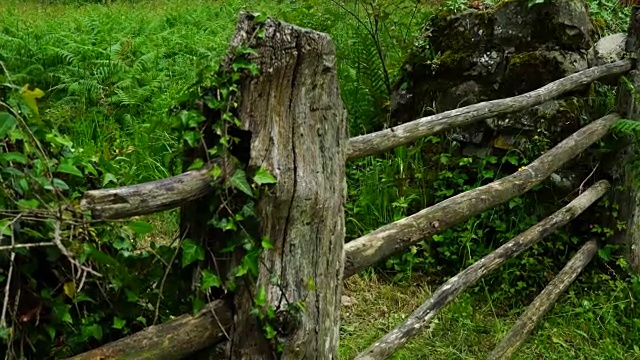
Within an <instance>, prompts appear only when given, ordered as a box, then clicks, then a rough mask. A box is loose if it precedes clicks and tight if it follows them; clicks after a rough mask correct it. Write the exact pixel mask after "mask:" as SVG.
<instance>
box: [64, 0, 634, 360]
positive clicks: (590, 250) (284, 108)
mask: <svg viewBox="0 0 640 360" xmlns="http://www.w3.org/2000/svg"><path fill="white" fill-rule="evenodd" d="M252 29H255V24H254V23H253V18H252V16H250V15H248V14H246V13H242V14H241V15H240V18H239V21H238V25H237V28H236V33H235V35H234V38H233V39H232V41H231V46H230V50H229V52H228V55H227V56H228V57H230V56H231V54H233V53H234V52H233V50H234V48H235V47H237V46H238V45H239V44H241V43H242V42H243V41H245V40H247V39H248V38H249V34H251V31H252ZM639 29H640V8H639V7H634V8H633V14H632V19H631V23H630V25H629V35H628V37H629V39H628V44H627V47H628V48H627V50H628V56H627V58H625V59H624V60H621V61H617V62H614V63H610V64H606V65H602V66H598V67H593V68H590V69H587V70H584V71H581V72H578V73H575V74H573V75H570V76H567V77H565V78H563V79H560V80H557V81H554V82H552V83H550V84H548V85H546V86H544V87H542V88H539V89H537V90H535V91H532V92H529V93H526V94H522V95H519V96H515V97H511V98H507V99H501V100H494V101H489V102H484V103H480V104H475V105H470V106H467V107H464V108H460V109H455V110H451V111H447V112H443V113H440V114H437V115H433V116H428V117H425V118H421V119H417V120H415V121H412V122H409V123H406V124H403V125H399V126H396V127H394V128H391V129H387V130H383V131H379V132H376V133H372V134H366V135H362V136H358V137H355V138H351V139H349V138H348V132H347V118H346V112H345V110H344V106H343V104H342V102H341V100H340V92H339V87H338V84H337V76H336V69H335V52H334V49H333V43H332V41H331V39H330V38H329V37H328V36H326V35H324V34H321V33H317V32H314V31H311V30H307V29H301V28H298V27H295V26H292V25H289V24H286V23H281V22H277V21H274V20H271V19H269V20H267V22H266V25H265V30H266V31H265V34H266V35H265V36H264V37H263V38H260V39H253V38H251V39H250V41H252V43H251V45H252V46H253V47H254V48H257V49H258V52H257V55H255V58H253V60H254V61H256V62H257V63H258V64H259V65H260V68H261V69H264V71H263V72H262V73H261V74H260V75H258V76H248V75H247V76H246V78H245V79H244V80H243V82H242V85H241V87H240V92H241V94H242V97H241V99H242V101H241V105H240V114H239V117H240V119H241V121H242V122H243V126H242V127H243V129H244V130H249V131H251V133H252V140H251V142H252V143H251V161H250V164H251V165H253V166H262V167H264V168H266V169H268V170H269V171H271V173H273V174H275V176H276V178H277V179H278V183H277V184H276V185H275V187H274V191H272V192H270V193H269V194H268V195H265V196H264V198H262V199H260V202H259V205H258V212H259V213H260V214H261V215H264V217H263V219H264V224H262V225H261V231H263V232H264V233H265V235H269V237H270V238H271V239H279V240H278V241H276V244H275V247H276V249H277V251H274V253H275V254H265V255H263V256H264V257H265V259H264V260H265V263H269V264H272V265H273V267H274V268H277V269H282V274H283V279H282V283H281V284H279V285H278V286H274V285H273V284H270V283H269V276H268V273H267V269H261V270H260V276H259V279H260V285H264V286H265V287H266V289H267V294H269V295H268V299H267V301H268V302H269V303H270V304H271V305H273V306H274V308H275V309H276V310H278V306H280V304H279V303H278V300H279V299H280V297H281V296H282V294H283V293H285V294H286V296H287V297H288V298H289V299H292V300H293V301H295V300H300V299H304V300H305V301H306V302H307V307H306V308H307V312H305V313H304V314H303V316H302V319H300V320H299V322H298V323H295V324H293V325H292V330H291V331H290V332H289V333H287V334H279V336H280V338H281V339H282V340H283V341H284V345H285V350H284V351H283V352H282V353H281V354H279V355H276V354H273V353H267V352H265V351H264V349H265V347H264V346H265V341H266V340H264V339H261V337H262V334H261V333H260V332H259V329H258V330H256V329H255V328H256V326H254V325H255V324H254V322H255V319H253V318H251V316H250V315H249V311H250V309H249V308H248V307H247V306H246V305H247V304H246V299H247V297H246V296H247V294H242V291H241V292H240V294H238V295H236V298H235V299H234V300H233V302H232V303H229V302H228V301H222V300H216V301H213V302H211V303H210V304H208V305H207V306H206V307H205V309H203V310H202V311H200V313H198V314H197V315H195V316H192V315H183V316H181V317H179V318H177V319H175V320H173V321H171V322H168V323H166V324H160V325H155V326H151V327H149V328H147V329H146V330H144V331H141V332H139V333H136V334H133V335H131V336H129V337H127V338H124V339H121V340H118V341H115V342H113V343H110V344H107V345H104V346H102V347H100V348H97V349H94V350H91V351H89V352H86V353H84V354H80V355H77V356H74V357H73V358H71V359H75V360H81V359H121V358H136V359H143V358H144V359H167V360H170V359H178V358H187V357H189V356H191V355H193V354H194V353H195V352H196V351H198V350H200V349H204V348H207V347H210V346H213V345H215V344H218V343H221V342H223V341H228V342H229V344H231V345H232V346H229V347H228V349H227V351H229V352H230V353H229V354H228V357H229V358H234V359H235V358H238V359H239V358H243V359H271V358H281V359H294V358H295V359H300V358H304V359H312V358H313V359H335V358H337V345H338V334H339V326H340V305H341V304H340V296H341V292H342V281H343V279H344V278H345V277H348V276H351V275H353V274H355V273H357V272H358V271H360V270H362V269H364V268H366V267H368V266H371V265H374V264H376V263H377V262H378V261H380V260H383V259H385V258H387V257H389V256H391V255H393V254H397V253H398V252H402V251H404V250H406V249H407V248H408V247H409V246H411V245H412V244H415V243H416V242H419V241H421V240H423V239H425V238H427V237H430V236H432V235H434V234H436V233H438V232H441V231H443V230H445V229H447V228H450V227H452V226H454V225H456V224H459V223H460V222H462V221H464V220H466V219H469V218H471V217H472V216H474V215H476V214H479V213H481V212H483V211H485V210H488V209H490V208H492V207H495V206H497V205H499V204H503V203H505V202H507V201H509V200H511V199H513V198H515V197H517V196H519V195H522V194H524V193H525V192H527V191H529V190H531V189H532V188H533V187H534V186H536V185H537V184H540V183H541V182H542V181H543V180H545V179H546V178H548V177H549V176H550V175H551V174H552V173H553V172H555V171H556V170H558V169H559V168H561V167H562V166H563V165H564V164H566V163H567V162H569V161H571V160H572V159H574V158H575V157H576V156H577V155H579V154H581V153H582V152H584V151H585V150H586V149H587V148H588V147H590V146H591V145H593V144H594V143H596V142H597V141H598V140H600V139H602V138H603V137H604V136H605V135H606V134H607V133H608V132H609V130H610V129H611V127H612V125H613V124H614V123H615V122H616V121H617V120H618V119H619V118H620V117H621V116H624V117H627V116H628V115H629V110H628V109H630V108H632V107H634V106H637V105H636V104H635V102H634V101H633V100H632V99H633V96H628V94H626V95H623V96H621V99H627V100H624V101H626V103H624V101H623V102H622V103H621V106H620V109H619V110H620V114H618V113H613V114H610V115H607V116H604V117H602V118H600V119H597V120H595V121H593V122H591V123H590V124H588V125H586V126H585V127H583V128H582V129H580V130H578V131H577V132H575V133H574V134H572V135H571V136H569V137H567V138H566V139H565V140H564V141H562V142H560V143H559V144H557V145H556V146H555V147H553V148H552V149H551V150H549V151H548V152H547V153H545V154H544V155H542V156H540V157H539V158H538V159H536V160H535V161H534V162H532V163H531V164H530V165H528V166H526V167H525V168H523V169H521V170H519V171H517V172H516V173H514V174H512V175H509V176H507V177H504V178H502V179H499V180H497V181H494V182H492V183H490V184H488V185H485V186H482V187H479V188H476V189H473V190H470V191H467V192H464V193H461V194H458V195H456V196H453V197H451V198H449V199H447V200H444V201H442V202H440V203H438V204H435V205H433V206H430V207H428V208H426V209H424V210H422V211H420V212H418V213H416V214H414V215H411V216H408V217H406V218H404V219H401V220H399V221H396V222H393V223H391V224H388V225H385V226H382V227H381V228H379V229H377V230H375V231H373V232H371V233H369V234H367V235H365V236H363V237H360V238H358V239H355V240H353V241H351V242H348V243H346V244H344V240H345V235H344V208H343V206H344V201H345V195H344V194H345V186H346V185H345V183H346V181H345V171H344V164H345V162H346V161H351V160H355V159H357V158H360V157H364V156H369V155H375V154H379V153H381V152H384V151H386V150H389V149H393V148H395V147H398V146H403V145H409V144H410V143H411V142H413V141H415V140H417V139H419V138H421V137H424V136H428V135H432V134H436V133H439V132H442V131H444V130H447V129H452V128H454V127H458V126H463V125H468V124H472V123H475V122H478V121H481V120H483V119H488V118H491V117H494V116H497V115H501V114H506V113H513V112H517V111H521V110H523V109H526V108H528V107H531V106H534V105H538V104H542V103H544V102H546V101H549V100H551V99H553V98H556V97H558V96H560V95H563V94H566V93H568V92H570V91H574V90H576V89H579V88H580V87H582V86H584V85H587V84H590V83H592V82H594V81H596V80H598V79H601V78H603V77H611V76H621V75H623V74H627V73H628V72H629V71H632V72H634V71H636V70H635V69H636V65H635V59H636V58H637V52H638V49H640V45H637V44H638V43H639V41H638V38H637V35H638V30H639ZM274 49H275V50H274ZM278 50H281V52H279V51H278ZM223 63H224V62H223ZM638 78H640V76H638ZM215 161H221V160H215ZM219 164H223V163H219ZM211 165H213V163H212V164H210V166H211ZM231 170H232V169H231V168H230V167H223V175H224V174H228V173H230V171H231ZM224 178H225V176H222V177H220V180H218V181H224V180H223V179H224ZM211 185H212V184H211V179H210V177H209V176H208V175H207V168H205V169H203V170H198V171H191V172H186V173H184V174H181V175H179V176H176V177H172V178H168V179H164V180H159V181H156V182H153V183H147V184H141V185H135V186H129V187H122V188H116V189H104V190H94V191H88V192H87V193H86V194H85V196H84V199H83V200H82V207H83V208H84V209H85V210H90V211H91V213H92V214H93V217H94V218H96V219H104V220H112V219H121V218H126V217H130V216H134V215H141V214H149V213H152V212H157V211H162V210H167V209H170V208H176V207H179V206H180V207H183V208H186V207H188V206H190V205H189V204H193V203H194V202H195V203H197V202H198V201H200V202H202V201H206V197H207V195H208V194H210V192H211V189H212V188H213V187H212V186H211ZM610 187H611V185H610V184H609V182H608V181H606V180H600V181H598V182H596V183H595V184H594V185H593V186H591V187H590V188H589V189H587V190H586V191H583V192H582V193H581V194H580V195H579V196H577V197H576V198H575V199H574V200H573V201H571V203H569V204H568V205H566V206H565V207H563V208H561V209H560V210H558V211H557V212H556V213H554V214H552V215H550V216H549V217H547V218H546V219H544V220H542V221H541V222H540V223H538V224H536V225H534V226H533V227H531V228H530V229H528V230H527V231H525V232H523V233H521V234H520V235H518V236H516V237H515V238H513V239H512V240H510V241H509V242H507V243H505V244H504V245H502V246H501V247H499V248H498V249H497V250H495V251H494V252H492V253H490V254H489V255H487V256H485V257H484V258H482V259H481V260H479V261H477V262H476V263H474V264H473V265H471V266H469V267H468V268H467V269H465V270H464V271H462V272H460V273H459V274H458V275H456V276H454V277H453V278H451V279H450V280H449V281H447V282H446V283H444V284H443V285H441V286H440V287H439V288H438V289H437V290H436V291H435V292H434V293H433V294H432V296H431V297H430V298H429V299H428V300H427V301H426V302H425V303H424V304H423V305H422V306H420V307H419V308H418V309H416V310H415V312H414V313H413V314H411V315H410V316H409V317H408V318H407V319H406V320H405V321H404V322H403V323H402V324H401V325H399V326H398V327H396V328H395V329H394V330H393V331H391V332H390V333H388V334H387V335H385V336H384V337H383V338H381V339H379V340H378V341H376V342H375V343H374V344H372V345H371V346H370V347H369V348H367V349H366V350H364V351H363V352H362V353H361V354H359V355H358V356H357V357H356V358H357V359H385V358H388V357H389V356H391V355H392V354H393V353H394V352H395V351H397V350H398V349H399V348H400V347H402V346H403V345H404V344H405V343H406V342H407V341H409V340H410V339H411V338H413V337H414V336H415V335H416V334H418V333H420V331H422V329H424V328H425V327H426V326H427V325H428V324H429V323H430V322H431V321H432V320H433V318H434V317H435V316H436V315H437V313H438V312H439V311H440V310H442V309H443V308H444V307H445V306H446V305H447V304H448V303H450V302H451V301H452V300H453V299H455V298H456V296H458V295H459V294H460V293H462V292H463V291H464V290H465V289H467V288H468V287H470V286H472V285H474V284H475V283H477V281H478V280H479V279H481V278H482V277H484V276H486V275H487V274H489V273H490V272H491V271H494V270H495V269H497V268H498V267H499V266H500V265H502V264H503V263H504V262H505V261H507V260H509V259H511V258H513V257H515V256H517V255H518V254H520V253H521V252H522V251H524V250H526V249H527V248H529V247H530V246H532V245H534V244H535V243H537V242H539V241H541V240H543V239H544V238H545V237H546V236H548V235H549V234H551V233H552V232H554V231H555V230H557V229H558V228H559V227H561V226H563V225H565V224H567V223H568V222H569V221H571V220H573V219H575V218H576V217H577V216H578V215H579V214H581V213H582V212H584V211H585V210H587V209H588V208H589V206H590V205H592V204H593V203H594V202H595V201H597V200H598V199H599V198H601V197H602V196H603V195H604V194H605V193H606V192H607V191H608V190H609V188H610ZM596 250H597V244H596V242H595V241H589V242H587V243H586V244H585V245H584V246H583V248H582V249H581V250H580V251H579V252H578V253H577V254H576V256H575V257H574V259H572V260H571V261H570V262H569V264H567V266H566V267H565V268H564V269H563V270H562V271H561V272H560V273H559V274H558V276H557V277H556V279H554V280H553V281H552V282H551V284H549V286H548V288H546V289H545V290H544V291H543V292H542V293H541V294H540V296H539V297H538V298H536V300H534V302H533V303H532V304H531V307H530V309H529V310H527V312H525V313H524V314H523V315H522V317H521V318H520V320H518V322H517V323H516V325H515V326H514V329H513V330H512V331H510V332H509V334H508V335H507V337H506V338H505V339H504V341H503V342H501V343H500V344H499V345H498V347H497V348H496V349H495V350H494V351H493V352H492V353H491V354H490V355H489V358H490V359H505V358H507V357H508V356H510V355H511V354H513V353H514V351H515V350H516V349H517V346H518V345H519V344H521V343H522V342H523V341H524V338H525V336H526V335H527V334H529V333H530V332H531V331H532V329H533V328H534V326H535V324H536V323H537V322H538V321H539V320H540V318H541V317H542V315H543V314H544V313H545V312H546V311H547V310H548V309H549V308H550V307H551V306H552V304H553V302H555V301H556V300H557V299H558V297H559V296H560V294H561V293H562V292H563V291H564V290H565V289H566V288H567V287H568V286H569V285H570V284H571V283H572V281H574V280H575V279H576V277H577V276H578V274H579V273H580V272H581V271H582V269H584V267H585V266H586V264H587V263H588V262H589V261H590V260H591V258H592V257H593V255H594V254H595V252H596ZM308 278H312V279H313V281H314V284H315V287H316V289H315V290H301V289H307V287H306V283H307V281H308ZM249 295H251V294H249ZM252 324H253V325H252ZM243 341H244V342H243Z"/></svg>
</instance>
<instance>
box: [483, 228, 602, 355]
mask: <svg viewBox="0 0 640 360" xmlns="http://www.w3.org/2000/svg"><path fill="white" fill-rule="evenodd" d="M597 252H598V244H597V242H596V241H595V240H590V241H589V242H587V243H586V244H584V245H583V246H582V248H580V250H579V251H578V252H577V253H576V255H575V256H574V257H573V258H571V260H569V262H568V263H567V265H565V267H564V268H562V270H561V271H560V272H559V273H558V275H556V277H555V278H554V279H553V280H552V281H551V282H550V283H549V285H548V286H547V287H545V288H544V290H542V292H541V293H540V294H539V295H538V296H537V297H536V298H535V300H533V302H532V303H531V305H529V307H528V308H527V310H526V311H525V312H524V313H523V314H522V316H520V318H518V321H517V322H516V323H515V325H513V327H512V328H511V330H509V333H508V334H507V336H505V337H504V339H503V340H502V341H501V342H500V344H498V346H496V348H495V349H494V350H493V351H492V352H491V353H490V354H489V356H488V357H487V360H506V359H510V358H511V356H512V355H513V354H514V352H515V351H516V350H517V349H518V347H519V346H520V345H521V344H522V343H523V342H524V340H525V339H526V338H527V336H529V334H531V332H532V331H533V328H534V327H535V326H536V324H538V322H540V320H541V319H542V317H543V316H544V315H545V314H546V313H547V312H548V311H549V309H551V307H552V306H553V304H555V303H556V301H558V299H559V298H560V295H562V293H564V292H565V291H566V290H567V288H568V287H569V286H570V285H571V284H572V283H573V282H574V281H575V279H576V278H577V277H578V275H580V273H581V272H582V271H583V270H584V268H585V267H587V265H588V264H589V262H590V261H591V259H593V257H594V256H595V254H596V253H597Z"/></svg>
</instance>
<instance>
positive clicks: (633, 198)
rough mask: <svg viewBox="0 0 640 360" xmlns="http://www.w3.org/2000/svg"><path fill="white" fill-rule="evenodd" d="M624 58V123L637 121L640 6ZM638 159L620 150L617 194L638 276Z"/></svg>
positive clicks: (634, 152) (630, 148) (633, 150)
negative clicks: (634, 164)
mask: <svg viewBox="0 0 640 360" xmlns="http://www.w3.org/2000/svg"><path fill="white" fill-rule="evenodd" d="M626 53H627V56H629V57H631V58H632V59H634V60H635V63H634V65H633V69H632V70H631V71H629V73H628V75H627V80H628V82H626V81H625V82H621V84H620V95H619V98H618V108H619V112H620V114H621V116H622V117H623V118H624V119H629V120H640V102H639V101H638V99H639V97H638V96H639V94H640V93H639V92H640V71H639V70H638V65H637V62H638V59H639V58H640V6H638V5H634V6H633V9H632V11H631V17H630V21H629V29H628V33H627V42H626ZM637 156H638V149H637V146H636V145H635V144H634V142H633V141H631V142H630V143H629V144H628V145H627V146H626V148H625V149H624V150H623V154H622V156H621V158H622V161H621V164H620V165H619V166H618V167H617V169H616V171H619V172H620V175H621V177H622V182H623V190H622V191H621V192H618V193H617V194H616V197H617V201H618V202H619V203H620V205H621V209H620V210H621V212H620V213H621V217H622V218H623V219H626V229H625V230H624V232H623V233H622V234H621V235H622V241H623V242H624V245H625V246H626V248H627V259H628V261H629V263H630V265H631V267H632V269H633V270H634V271H636V272H640V189H639V186H637V185H636V184H637V183H638V181H637V180H634V178H636V177H637V175H636V174H637V173H638V172H637V171H633V169H631V168H630V162H631V161H633V159H634V158H636V157H637Z"/></svg>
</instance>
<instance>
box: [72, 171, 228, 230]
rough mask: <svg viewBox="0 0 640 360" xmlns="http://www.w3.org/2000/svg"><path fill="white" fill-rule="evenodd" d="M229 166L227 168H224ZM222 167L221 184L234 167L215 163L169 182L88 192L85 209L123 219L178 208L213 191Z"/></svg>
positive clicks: (98, 215) (97, 216)
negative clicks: (213, 171) (215, 171)
mask: <svg viewBox="0 0 640 360" xmlns="http://www.w3.org/2000/svg"><path fill="white" fill-rule="evenodd" d="M225 164H226V165H225ZM216 165H217V166H220V167H221V168H222V174H221V175H220V176H218V178H216V179H215V181H214V184H215V183H220V182H221V181H222V180H223V179H224V178H225V177H226V175H227V174H229V173H230V172H231V165H229V164H228V162H227V163H223V161H222V160H216V161H215V162H214V163H212V164H210V165H208V166H205V167H204V168H202V169H199V170H193V171H187V172H185V173H183V174H180V175H177V176H173V177H170V178H167V179H162V180H156V181H151V182H147V183H143V184H137V185H132V186H124V187H119V188H114V189H101V190H91V191H87V192H86V193H85V194H84V197H83V198H82V201H81V203H80V206H81V208H82V210H90V211H91V215H92V217H93V218H94V219H110V220H113V219H122V218H125V217H129V216H137V215H145V214H151V213H156V212H160V211H164V210H169V209H173V208H176V207H178V206H180V205H182V204H184V203H185V202H188V201H191V200H194V199H198V198H200V197H202V196H204V195H206V194H207V193H209V191H211V183H212V181H213V177H212V176H211V174H210V171H211V169H212V168H213V167H214V166H216Z"/></svg>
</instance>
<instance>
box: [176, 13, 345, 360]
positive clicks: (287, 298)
mask: <svg viewBox="0 0 640 360" xmlns="http://www.w3.org/2000/svg"><path fill="white" fill-rule="evenodd" d="M259 29H261V30H259ZM258 32H259V33H260V34H261V35H260V36H256V34H257V33H258ZM240 46H243V47H245V46H246V47H250V48H252V49H254V50H255V53H253V54H251V55H249V56H248V58H249V60H250V62H251V63H253V64H255V65H257V67H258V69H259V70H260V72H259V74H258V75H253V76H252V75H248V74H246V75H243V77H242V78H241V79H240V82H239V90H238V92H239V94H240V97H239V99H240V100H239V104H238V106H237V116H238V118H239V119H240V121H241V125H240V128H241V130H243V131H248V132H249V133H250V134H251V140H250V156H249V160H248V162H249V163H248V167H249V168H253V169H257V168H263V169H265V170H267V171H268V172H269V173H270V174H272V175H273V176H274V177H275V178H276V179H277V183H275V185H273V187H272V188H271V189H270V190H269V191H268V193H266V194H263V195H261V198H260V199H259V200H258V201H257V203H256V207H255V209H256V213H257V216H258V219H259V220H260V224H259V226H258V227H259V232H260V235H261V236H263V237H266V238H268V239H269V241H270V242H271V243H272V244H273V248H272V249H269V250H265V251H264V252H263V253H262V254H261V255H260V260H259V270H258V276H257V281H256V282H255V283H252V284H248V283H246V282H244V283H241V284H238V288H237V289H236V290H235V291H234V294H233V297H232V299H231V302H232V303H233V310H234V317H233V325H232V326H231V329H230V333H229V338H230V340H229V342H228V343H227V344H226V349H225V351H226V353H227V354H226V357H228V358H231V359H271V358H280V359H337V345H338V339H339V325H340V298H341V292H342V278H343V267H344V253H343V246H344V237H345V229H344V201H345V197H346V193H345V190H346V180H345V161H346V146H347V141H348V136H349V135H348V127H347V117H346V110H345V108H344V105H343V103H342V100H341V96H340V90H339V86H338V80H337V75H336V63H335V51H334V45H333V42H332V40H331V39H330V38H329V37H328V36H327V35H325V34H322V33H319V32H315V31H311V30H307V29H302V28H299V27H296V26H293V25H290V24H286V23H282V22H278V21H274V20H271V19H268V20H266V22H258V21H257V20H256V19H255V18H254V17H253V16H252V15H249V14H247V13H242V14H241V15H240V17H239V21H238V24H237V26H236V32H235V35H234V37H233V39H232V41H231V46H230V50H229V52H228V54H227V58H226V60H225V61H223V65H222V68H223V69H224V68H225V67H230V66H231V64H230V63H229V61H230V60H229V59H231V58H232V57H233V56H234V54H235V53H236V52H235V50H237V48H238V47H240ZM205 136H206V134H205ZM192 205H193V206H197V208H196V209H197V210H194V209H193V208H192V209H191V211H190V212H188V211H189V209H184V210H185V211H187V212H188V214H190V215H189V216H184V217H183V228H185V229H186V228H187V227H188V226H191V225H197V224H194V222H193V221H192V219H191V218H194V217H195V216H194V215H196V213H198V212H201V213H202V212H206V211H208V210H206V209H207V207H206V206H202V203H200V204H192ZM209 216H210V214H209ZM204 217H205V218H206V215H205V216H204ZM201 220H202V217H200V219H199V220H197V221H201ZM200 224H202V223H200ZM193 230H194V231H195V232H191V233H190V234H189V236H192V235H196V236H198V234H199V235H200V236H203V237H207V236H209V237H210V235H207V234H206V231H201V230H200V231H198V230H196V229H193ZM222 237H224V234H223V235H222ZM205 240H207V241H208V242H207V243H208V244H211V243H215V242H218V244H219V243H220V241H221V239H220V238H218V239H215V238H213V239H212V238H208V239H205ZM213 250H214V252H215V250H216V249H213ZM237 257H238V256H235V255H232V256H231V257H230V260H229V259H227V261H229V262H230V264H227V265H226V266H224V267H225V268H227V269H230V268H233V265H234V261H235V262H237V261H238V259H237ZM235 265H237V263H236V264H235ZM261 288H264V292H261V293H262V294H264V295H265V296H266V299H265V300H266V306H265V307H272V308H273V310H275V311H274V313H275V315H276V316H275V317H276V318H275V319H273V322H274V323H276V324H277V325H278V326H275V330H276V332H277V334H276V339H277V340H278V341H279V342H280V344H281V346H280V347H279V348H276V347H274V346H273V343H271V342H269V341H268V340H267V339H266V337H265V331H264V329H263V326H262V325H261V323H260V322H259V321H258V319H257V318H256V316H255V314H252V308H253V307H254V306H255V303H254V300H255V299H256V297H257V296H258V292H259V291H260V289H261ZM300 304H302V305H303V306H302V308H303V310H302V312H301V313H299V314H297V315H292V314H291V312H290V311H289V309H290V308H291V307H294V306H296V305H300Z"/></svg>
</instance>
